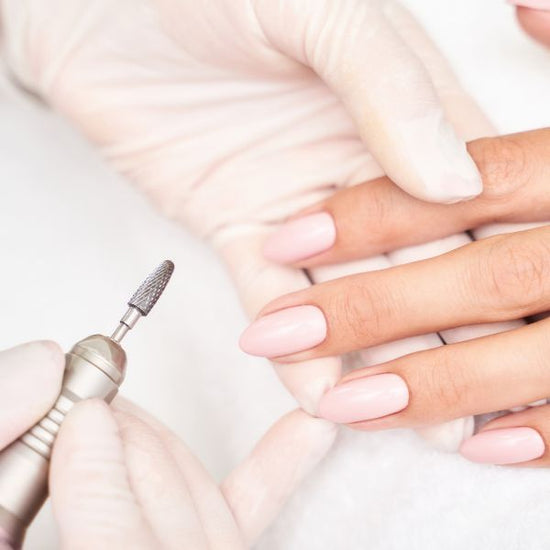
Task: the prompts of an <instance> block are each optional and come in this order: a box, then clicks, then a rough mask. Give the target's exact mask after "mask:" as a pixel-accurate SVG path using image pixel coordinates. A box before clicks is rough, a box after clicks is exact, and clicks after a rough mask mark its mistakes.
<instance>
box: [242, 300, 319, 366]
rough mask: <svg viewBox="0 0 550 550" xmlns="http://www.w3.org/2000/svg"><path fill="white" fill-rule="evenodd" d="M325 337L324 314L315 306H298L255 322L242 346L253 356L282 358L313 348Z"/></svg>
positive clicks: (243, 339) (245, 332)
mask: <svg viewBox="0 0 550 550" xmlns="http://www.w3.org/2000/svg"><path fill="white" fill-rule="evenodd" d="M326 336H327V322H326V320H325V316H324V315H323V312H322V311H321V310H320V309H319V308H318V307H315V306H297V307H289V308H287V309H282V310H280V311H276V312H275V313H270V314H269V315H265V316H264V317H260V318H259V319H257V320H256V321H254V322H253V323H252V324H251V325H250V326H249V327H248V328H247V329H246V330H245V331H244V332H243V334H242V336H241V339H240V341H239V345H240V346H241V349H242V350H243V351H244V352H246V353H249V354H250V355H260V356H262V357H282V356H283V355H289V354H291V353H297V352H298V351H304V350H306V349H309V348H312V347H314V346H316V345H317V344H320V343H321V342H322V341H323V340H324V339H325V338H326Z"/></svg>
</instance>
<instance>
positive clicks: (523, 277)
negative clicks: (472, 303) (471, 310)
mask: <svg viewBox="0 0 550 550" xmlns="http://www.w3.org/2000/svg"><path fill="white" fill-rule="evenodd" d="M544 233H547V231H545V232H544ZM545 237H548V236H547V235H543V234H540V233H539V232H534V233H531V232H525V233H523V234H521V233H520V234H515V235H506V236H503V237H496V238H493V239H488V241H490V242H487V245H486V249H485V251H484V253H482V254H481V255H480V257H479V266H478V267H479V273H476V279H477V280H478V281H481V292H480V294H481V295H482V296H486V297H487V298H488V300H489V303H490V305H491V307H493V308H497V309H499V308H504V309H506V310H507V309H510V308H512V309H515V308H519V309H520V310H521V309H523V308H524V307H526V306H532V305H536V304H541V303H543V302H544V301H545V299H546V297H547V295H548V291H549V288H548V282H547V281H548V280H549V276H550V239H548V238H545Z"/></svg>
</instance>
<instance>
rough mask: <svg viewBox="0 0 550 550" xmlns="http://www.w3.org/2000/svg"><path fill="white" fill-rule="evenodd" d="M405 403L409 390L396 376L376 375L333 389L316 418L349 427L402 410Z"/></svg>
mask: <svg viewBox="0 0 550 550" xmlns="http://www.w3.org/2000/svg"><path fill="white" fill-rule="evenodd" d="M408 403H409V389H408V388H407V384H405V381H404V380H403V378H401V377H400V376H398V375H397V374H392V373H388V374H377V375H374V376H366V377H365V378H357V379H355V380H350V381H349V382H344V383H343V384H341V385H339V386H335V387H334V388H332V389H331V390H330V391H328V392H327V393H325V395H324V396H323V397H322V399H321V402H320V403H319V416H321V417H322V418H325V419H326V420H330V421H332V422H337V423H338V424H350V423H352V422H360V421H362V420H371V419H372V418H380V417H381V416H386V415H388V414H392V413H396V412H397V411H400V410H402V409H404V408H405V407H406V406H407V405H408Z"/></svg>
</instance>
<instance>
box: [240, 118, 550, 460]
mask: <svg viewBox="0 0 550 550" xmlns="http://www.w3.org/2000/svg"><path fill="white" fill-rule="evenodd" d="M469 150H470V152H471V154H472V156H473V157H474V159H476V161H477V163H478V166H479V168H480V171H481V173H482V175H483V178H484V192H483V194H482V195H481V196H480V197H478V198H477V199H475V200H473V201H470V202H468V203H463V204H457V205H434V204H431V205H430V204H427V203H425V202H421V201H418V200H416V199H412V198H411V197H410V196H409V195H406V194H404V193H403V192H402V191H401V190H400V189H398V188H397V187H396V186H395V185H393V184H392V182H391V181H390V180H389V179H387V178H380V179H378V180H375V181H372V182H367V183H365V184H362V185H358V186H355V187H353V188H349V189H346V190H344V191H341V192H339V193H337V194H335V195H334V196H333V197H331V198H330V199H328V200H327V201H325V202H324V203H323V204H320V205H318V206H317V207H316V209H315V212H311V211H309V212H307V213H305V214H304V216H305V217H307V216H312V215H319V214H320V213H322V215H324V216H325V217H326V219H327V220H328V222H329V223H331V224H333V227H334V231H335V233H336V236H337V237H336V239H335V241H334V243H333V245H332V246H329V247H327V248H326V249H325V250H323V251H319V253H318V254H317V255H313V256H309V257H308V258H303V259H302V260H301V261H298V264H297V265H303V266H319V265H320V264H323V263H330V262H341V261H343V260H349V259H353V258H358V257H362V256H368V255H369V254H373V253H377V252H379V251H380V250H381V249H382V250H385V249H393V248H396V247H401V246H405V245H411V244H415V243H419V242H422V241H427V240H431V239H435V238H443V237H446V236H447V235H450V234H453V233H454V232H456V231H460V230H463V229H466V228H469V227H477V226H480V225H483V224H485V223H493V222H495V221H498V222H502V223H510V222H542V221H545V220H550V194H549V193H548V185H549V174H550V156H549V152H550V129H543V130H536V131H531V132H525V133H522V134H516V135H510V136H503V137H499V138H490V139H482V140H478V141H474V142H472V143H471V144H470V145H469ZM374 204H377V205H378V207H377V208H378V210H375V209H374V208H373V205H374ZM390 205H391V206H390ZM300 219H301V218H300V217H298V218H296V219H295V220H292V221H290V222H289V225H288V226H287V227H285V228H283V229H282V230H281V231H280V232H279V233H275V234H274V235H273V236H272V237H271V242H269V241H268V245H270V246H272V247H274V248H277V244H278V243H277V241H278V240H281V239H283V240H284V241H285V242H288V241H289V239H288V234H289V232H292V231H293V232H294V233H295V236H294V239H295V242H300V241H303V240H304V236H303V235H300V232H301V231H303V230H304V227H306V225H307V224H304V223H303V221H299V220H300ZM422 219H430V220H432V222H433V223H432V224H431V225H430V226H429V227H424V228H423V230H422V231H415V230H416V228H417V227H418V225H419V221H420V220H422ZM365 232H366V233H367V234H369V236H370V237H369V239H364V238H362V234H364V233H365ZM549 252H550V227H548V226H542V227H535V228H532V229H529V230H525V231H520V232H514V233H510V234H506V235H499V236H496V237H492V238H488V239H483V240H480V241H478V242H476V243H473V244H469V245H467V246H464V247H462V248H460V249H458V250H455V251H453V252H451V253H448V254H444V255H441V256H437V257H434V258H431V259H427V260H424V261H420V262H415V263H412V264H409V265H402V266H399V267H393V268H390V269H386V270H380V271H377V272H373V273H362V274H358V275H354V276H351V277H344V278H341V279H338V280H335V281H331V282H328V283H324V284H320V285H316V286H314V287H312V288H310V289H307V290H303V291H300V292H295V293H292V294H289V295H286V296H283V297H281V298H279V299H277V300H275V301H273V302H272V303H270V304H269V305H268V306H267V307H266V308H264V309H263V311H262V312H261V314H260V316H259V318H258V319H257V320H256V321H255V322H254V323H253V324H252V325H251V326H250V327H249V328H248V329H247V331H246V332H245V334H244V335H243V338H242V340H241V344H242V347H243V348H244V349H245V351H248V352H250V353H253V354H257V355H264V356H267V357H270V358H274V359H275V360H277V361H281V362H286V363H292V362H294V361H304V360H312V359H315V358H318V357H323V356H326V355H333V354H335V353H342V352H348V351H353V350H359V349H362V348H370V347H371V346H376V345H378V344H380V343H382V342H385V341H392V340H395V339H397V338H404V337H410V336H413V335H418V334H424V333H430V332H433V331H444V330H449V329H451V328H454V327H463V326H465V325H469V324H471V323H493V322H497V321H501V322H512V323H513V322H515V321H516V320H518V319H521V318H523V317H528V316H537V315H539V314H542V317H543V319H542V320H539V321H538V322H534V323H532V324H530V325H525V326H514V325H511V326H510V327H509V328H510V329H511V330H508V331H506V332H502V333H500V334H496V335H495V334H488V335H485V336H484V337H480V338H476V339H473V340H471V341H468V342H460V343H454V344H452V345H448V346H444V347H437V348H434V349H431V350H425V351H419V352H417V353H413V354H409V355H405V356H404V357H400V358H398V359H394V360H390V361H386V362H381V363H382V364H379V365H375V366H370V367H369V368H366V369H361V370H359V371H356V372H354V373H352V374H350V375H348V376H347V377H345V378H344V379H343V380H342V381H341V383H339V384H338V385H337V386H336V387H335V388H333V389H332V390H330V391H329V392H327V394H325V396H324V397H323V398H322V400H321V404H320V415H321V416H322V417H324V418H327V419H330V420H333V421H334V422H340V423H344V424H350V425H351V426H352V427H355V428H358V429H364V430H379V429H388V428H397V427H419V426H425V425H429V424H433V423H437V422H442V421H448V420H451V419H454V418H458V417H461V416H464V415H472V414H482V413H490V412H492V411H503V410H506V409H515V407H518V406H519V407H521V406H523V405H525V404H527V403H536V402H539V403H541V400H542V405H541V406H539V407H533V408H530V409H528V410H525V411H522V412H518V413H516V414H508V415H506V416H503V417H501V418H499V419H497V420H494V421H492V422H490V423H489V424H487V425H485V426H484V427H483V430H482V431H481V432H480V433H478V434H477V435H475V436H473V437H471V438H469V439H467V440H466V441H465V442H464V443H463V444H462V447H461V452H462V454H463V455H464V456H465V457H466V458H469V459H471V460H473V461H477V462H493V463H498V464H509V463H525V464H526V465H528V466H531V465H533V466H548V465H550V454H549V451H548V449H549V448H550V406H549V405H546V398H547V397H548V396H549V395H550V375H549V372H550V369H549V366H550V360H549V356H550V337H549V336H550V318H547V317H546V316H545V315H544V313H545V312H548V311H550V254H549ZM306 326H307V329H308V330H307V333H308V334H314V335H315V338H309V339H308V338H306V337H305V336H304V335H305V334H306V331H305V330H304V327H306ZM290 327H291V328H292V333H293V334H295V335H296V337H295V338H293V339H289V338H288V337H287V336H286V335H287V334H288V333H289V332H290Z"/></svg>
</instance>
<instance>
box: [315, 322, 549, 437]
mask: <svg viewBox="0 0 550 550" xmlns="http://www.w3.org/2000/svg"><path fill="white" fill-rule="evenodd" d="M549 330H550V321H548V320H546V321H541V322H539V323H534V324H532V325H526V326H524V327H522V328H519V329H516V330H513V331H510V332H507V333H499V334H496V335H492V336H485V337H482V338H476V339H474V340H469V341H467V342H461V343H458V344H452V345H448V346H443V347H440V348H435V349H432V350H428V351H423V352H419V353H414V354H412V355H408V356H406V357H402V358H400V359H397V360H394V361H390V362H388V363H385V364H382V365H379V366H377V367H370V368H368V369H361V370H359V371H355V372H353V373H351V374H349V375H348V376H346V377H345V378H344V379H343V380H342V382H341V383H340V384H338V385H337V386H336V387H335V388H334V389H333V390H331V391H330V392H328V393H327V394H326V395H325V396H324V398H323V400H322V401H321V404H320V414H321V416H322V417H323V418H327V419H328V420H332V421H335V422H340V423H346V424H353V426H354V427H357V428H359V429H367V430H373V429H387V428H396V427H417V426H426V425H431V424H433V423H436V422H442V421H446V420H449V419H452V418H458V417H461V416H466V415H474V414H481V413H487V412H490V411H498V410H505V409H509V408H511V407H514V406H516V405H521V404H523V403H528V402H533V401H536V400H539V399H543V398H545V397H546V396H547V395H549V394H550V377H549V376H548V374H547V372H546V363H547V361H546V357H547V350H548V349H549V347H550V346H549V344H548V331H549Z"/></svg>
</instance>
